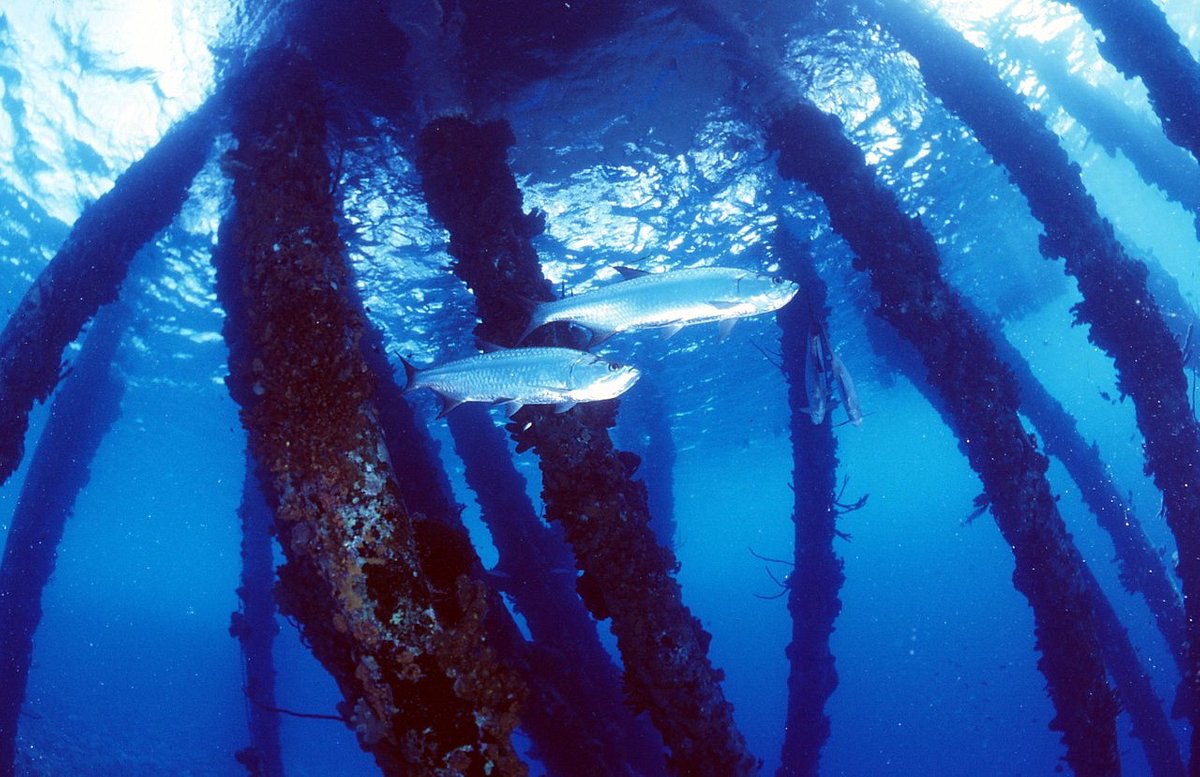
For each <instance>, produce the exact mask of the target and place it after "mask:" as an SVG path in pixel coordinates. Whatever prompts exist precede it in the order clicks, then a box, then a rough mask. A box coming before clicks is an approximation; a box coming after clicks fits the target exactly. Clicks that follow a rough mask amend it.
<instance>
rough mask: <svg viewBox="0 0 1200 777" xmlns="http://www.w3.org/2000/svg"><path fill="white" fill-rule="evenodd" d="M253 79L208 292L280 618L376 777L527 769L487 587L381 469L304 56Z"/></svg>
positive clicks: (311, 76)
mask: <svg viewBox="0 0 1200 777" xmlns="http://www.w3.org/2000/svg"><path fill="white" fill-rule="evenodd" d="M260 68H261V69H260V70H259V72H258V75H259V77H258V78H257V79H256V80H255V83H256V84H257V88H253V89H248V90H247V93H246V94H245V95H244V100H245V103H244V104H242V105H239V106H238V107H237V109H236V110H235V119H234V122H233V130H234V137H235V139H236V141H237V143H238V148H237V150H236V151H233V152H231V154H230V159H229V160H228V162H227V168H228V169H229V170H230V171H231V172H232V178H233V193H234V198H235V206H234V209H233V212H232V213H231V214H230V216H229V217H228V219H227V220H226V223H225V224H224V225H223V227H222V235H221V246H220V251H219V256H218V290H219V293H220V296H221V300H222V304H223V305H224V306H225V308H226V310H227V311H228V312H229V317H228V318H227V320H226V329H225V332H226V340H227V342H228V343H229V345H230V369H231V373H232V375H231V378H230V389H231V392H232V393H233V395H234V398H235V399H236V400H237V401H238V403H239V404H241V406H242V422H243V424H244V426H245V427H246V429H247V432H248V434H249V441H250V450H251V452H252V454H253V455H254V456H255V459H256V460H257V462H258V465H259V468H260V471H261V473H262V477H263V480H264V491H265V493H266V494H267V498H268V502H269V503H270V504H271V506H272V507H273V508H274V510H275V516H276V531H277V533H278V536H279V540H280V543H281V544H282V546H283V548H284V552H285V554H286V556H287V563H286V564H285V565H284V566H283V567H281V568H280V570H279V580H280V582H279V589H278V591H279V604H280V609H281V610H282V611H283V612H284V613H286V614H288V615H290V616H292V617H294V618H295V619H296V620H297V621H298V622H299V624H300V626H301V631H302V634H303V636H304V639H305V640H306V641H307V642H308V644H309V645H311V647H312V650H313V652H314V654H315V655H316V657H317V658H318V659H319V660H320V661H321V662H322V663H323V664H324V665H325V667H326V668H327V669H328V670H329V671H330V673H331V674H332V675H333V677H334V679H335V680H336V681H337V683H338V685H339V687H340V688H341V691H342V693H343V695H344V696H345V703H344V707H343V713H344V714H345V715H346V717H347V718H348V720H349V721H350V722H351V725H352V726H353V727H354V729H355V731H356V733H357V734H358V738H359V742H360V743H361V745H362V746H363V747H364V749H367V750H369V751H370V752H371V753H372V754H373V755H374V757H375V759H376V761H377V763H379V765H380V767H381V768H382V769H383V771H384V772H385V773H386V774H404V775H430V776H431V777H432V775H452V774H486V773H493V774H514V775H519V774H524V773H525V771H526V770H525V767H524V765H523V764H522V763H521V762H520V759H519V758H518V757H517V755H516V753H515V751H514V749H513V747H512V743H511V733H512V730H513V729H514V727H515V726H516V724H517V710H518V705H519V702H520V698H521V693H522V692H521V689H520V687H519V686H518V684H517V683H516V682H515V680H514V679H513V678H512V676H511V675H510V674H509V673H508V672H507V671H506V670H504V669H503V668H502V667H501V666H499V665H498V664H497V662H496V660H495V655H494V651H493V650H492V648H491V647H490V646H489V644H488V640H487V637H486V634H485V629H484V625H483V624H484V618H485V614H486V609H487V605H486V600H487V590H486V587H485V586H484V585H483V584H482V583H479V582H478V581H472V580H471V579H469V577H468V576H467V575H465V574H457V572H458V570H462V569H465V568H466V567H467V566H468V565H469V556H470V549H469V543H468V542H467V540H466V538H465V537H464V536H462V535H461V534H459V533H453V532H450V531H447V530H444V529H439V528H438V525H437V524H435V523H433V522H430V521H424V522H414V521H413V520H411V518H410V516H409V514H408V513H407V511H406V509H405V507H404V504H403V501H402V498H401V494H400V491H399V488H398V486H397V482H396V479H395V477H394V476H393V474H392V471H391V466H392V465H391V462H390V460H389V458H388V455H387V449H386V446H385V444H384V439H383V435H382V433H381V431H380V429H379V421H378V418H379V415H378V411H377V409H376V407H375V405H374V397H375V386H374V384H373V379H372V377H371V371H370V368H369V367H368V365H367V364H366V362H365V361H364V360H363V358H362V354H361V351H360V341H361V337H362V333H363V329H364V326H365V322H364V321H363V318H362V315H361V312H360V311H359V310H358V307H357V305H356V304H355V303H354V302H353V301H352V300H351V299H350V297H349V296H348V290H349V288H350V285H351V283H352V278H351V276H350V272H349V269H348V267H347V263H346V259H345V250H344V246H343V245H342V243H341V240H340V238H339V237H338V230H337V225H336V222H335V220H334V204H333V201H332V197H331V195H330V192H331V186H330V179H331V170H330V166H329V162H328V159H327V157H326V154H325V149H324V140H325V114H324V106H323V104H322V98H321V91H320V87H319V84H318V81H317V78H316V73H315V71H314V70H313V68H312V66H311V65H310V64H309V63H308V62H307V61H305V60H304V59H302V58H301V57H299V56H297V55H279V56H278V58H277V60H276V61H272V62H268V63H264V64H262V65H260ZM422 560H424V561H425V564H424V566H423V565H422Z"/></svg>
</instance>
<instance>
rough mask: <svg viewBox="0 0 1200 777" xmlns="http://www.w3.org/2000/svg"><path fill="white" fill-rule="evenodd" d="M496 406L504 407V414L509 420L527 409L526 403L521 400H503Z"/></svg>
mask: <svg viewBox="0 0 1200 777" xmlns="http://www.w3.org/2000/svg"><path fill="white" fill-rule="evenodd" d="M496 404H497V405H503V406H504V414H505V415H506V416H508V417H509V418H512V417H513V416H514V415H516V414H517V411H518V410H520V409H521V408H523V407H525V403H524V402H522V401H521V400H519V399H501V400H500V401H498V402H497V403H496Z"/></svg>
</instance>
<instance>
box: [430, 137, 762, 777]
mask: <svg viewBox="0 0 1200 777" xmlns="http://www.w3.org/2000/svg"><path fill="white" fill-rule="evenodd" d="M513 142H514V139H513V136H512V131H511V130H510V129H509V128H508V126H507V124H505V123H502V122H493V123H490V124H484V125H476V124H474V123H472V122H470V121H467V120H465V119H461V118H448V119H440V120H438V121H436V122H433V123H432V124H430V125H429V126H428V127H426V129H425V130H424V131H423V132H422V133H421V136H420V140H419V151H418V156H417V160H416V163H417V169H418V171H419V172H420V174H421V176H422V181H423V185H424V188H425V196H426V200H427V202H428V204H429V209H430V212H431V213H432V214H433V216H434V217H435V218H437V219H438V220H440V221H441V222H442V223H443V224H445V225H446V227H447V228H448V229H449V231H450V253H451V254H452V255H453V256H454V257H455V259H456V262H455V266H454V271H455V273H456V274H457V275H458V276H459V277H461V278H462V279H463V280H464V281H465V282H466V283H467V285H468V286H469V287H470V288H471V290H472V291H473V292H474V295H475V303H476V306H477V311H478V314H479V316H480V319H481V324H480V325H479V326H478V327H477V328H476V335H478V336H479V337H480V338H481V339H483V340H486V341H489V342H493V343H496V344H499V345H508V346H512V345H515V344H516V341H517V338H518V337H519V336H520V333H521V331H522V330H523V329H524V326H525V324H526V322H527V321H528V319H529V310H528V300H535V299H542V300H545V299H551V298H552V293H551V290H550V285H549V283H548V282H547V281H546V279H545V278H544V277H543V275H542V272H541V266H540V264H539V262H538V259H537V254H536V252H535V251H534V249H533V246H532V243H531V238H532V237H533V236H535V235H537V234H538V233H539V232H541V230H542V228H543V221H542V218H541V217H540V216H538V215H532V214H526V213H524V212H523V211H522V210H521V194H520V191H519V190H518V189H517V186H516V181H515V180H514V178H513V174H512V172H511V171H510V170H509V168H508V165H507V160H506V154H507V149H508V147H509V146H511V145H512V144H513ZM531 342H532V343H540V344H550V343H555V344H559V345H566V344H568V343H569V342H571V341H570V340H569V339H568V337H567V335H566V333H564V332H563V331H562V330H558V331H551V332H542V333H539V336H538V337H536V338H531ZM615 409H616V403H615V402H611V401H610V402H599V403H587V404H583V405H580V406H578V407H576V408H574V409H572V410H570V411H568V412H565V413H561V414H555V413H553V412H552V411H550V410H549V409H547V408H541V407H529V408H524V409H523V410H521V411H520V412H519V413H518V414H517V416H516V418H515V419H514V424H512V425H511V426H510V427H509V428H510V430H511V431H512V433H513V437H514V439H515V440H516V441H517V446H518V450H526V449H530V448H532V449H533V450H534V451H535V452H536V453H537V454H538V456H539V463H540V466H541V469H542V480H543V498H544V500H545V503H546V517H547V519H548V520H550V521H554V522H558V523H560V524H561V525H562V527H563V529H564V531H565V533H566V536H567V540H568V541H569V542H570V543H571V546H572V548H573V549H574V551H575V560H576V564H577V566H578V568H579V569H580V570H581V572H582V575H581V576H580V577H579V578H578V581H577V584H576V585H577V589H578V591H579V593H580V595H581V596H582V598H583V601H584V603H585V604H586V605H587V607H588V609H589V610H590V611H591V612H592V614H593V615H594V616H596V617H597V618H598V619H605V618H609V617H611V618H612V620H613V624H612V626H613V632H614V634H615V635H616V637H617V645H618V648H619V650H620V652H621V657H622V660H623V662H624V665H625V691H626V695H627V697H628V702H629V704H630V705H631V706H632V708H633V709H634V710H635V711H637V712H641V711H643V710H645V711H648V712H649V714H650V719H651V720H652V721H653V722H654V724H655V726H656V727H657V728H658V730H659V732H660V733H661V734H662V737H663V741H664V743H665V744H666V746H667V748H668V750H669V754H668V755H667V763H668V766H669V768H671V769H672V770H673V771H674V772H676V773H678V774H688V775H723V776H728V775H740V774H749V773H750V772H752V771H753V770H754V768H755V767H756V760H755V759H754V758H753V757H752V756H751V755H750V754H749V753H748V752H747V751H746V746H745V741H744V740H743V738H742V736H741V734H740V733H739V732H738V731H737V729H736V727H735V726H734V723H733V713H732V706H731V705H730V704H729V702H727V701H726V700H725V698H724V695H723V694H722V692H721V688H720V685H719V683H720V680H721V672H720V671H719V670H717V669H715V668H714V667H713V666H712V664H711V662H710V661H709V660H708V656H707V648H708V643H709V640H710V638H711V637H710V635H709V634H708V633H707V632H705V631H704V629H703V628H702V627H701V625H700V622H699V621H698V620H697V619H696V618H695V617H694V616H692V615H691V613H690V612H689V611H688V610H687V608H686V607H685V606H684V605H683V602H682V599H681V596H680V590H679V584H678V583H677V582H676V580H675V577H674V573H675V570H676V567H677V562H676V561H675V558H674V556H673V554H672V553H671V552H670V551H669V550H666V549H663V548H661V547H659V546H658V545H657V544H656V543H655V541H654V536H653V534H652V532H651V531H650V528H649V525H648V522H649V514H648V510H647V507H646V491H645V488H644V487H643V486H642V484H641V483H639V482H638V481H635V480H633V479H632V477H631V475H630V472H629V466H628V463H627V462H626V461H625V460H623V459H622V457H620V456H619V454H618V452H617V451H616V450H614V448H613V445H612V442H611V440H610V439H609V433H608V430H609V428H610V427H611V426H612V424H613V422H614V417H615Z"/></svg>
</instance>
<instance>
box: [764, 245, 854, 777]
mask: <svg viewBox="0 0 1200 777" xmlns="http://www.w3.org/2000/svg"><path fill="white" fill-rule="evenodd" d="M774 243H775V252H776V256H778V258H779V267H780V272H781V274H782V275H783V276H784V277H786V278H788V279H790V280H793V281H795V282H797V283H799V284H800V288H801V289H802V290H803V291H802V293H801V294H800V295H799V296H798V298H797V299H795V300H793V301H792V303H791V304H790V305H787V306H786V307H784V308H783V309H781V310H779V311H778V312H776V314H775V319H776V321H777V322H778V323H779V329H780V339H779V346H780V349H779V350H780V368H781V370H782V372H783V376H784V378H785V379H786V380H787V386H788V406H789V407H790V408H791V418H790V419H789V429H790V432H791V441H792V460H793V462H794V468H793V470H792V491H793V497H792V500H793V506H792V522H793V524H794V534H793V536H794V543H795V544H794V550H793V559H792V563H793V566H792V571H791V574H790V575H789V576H788V578H787V579H786V588H785V591H786V596H787V605H788V612H789V613H791V616H792V641H791V643H790V644H789V645H788V646H787V649H786V654H787V659H788V665H789V673H788V681H787V682H788V694H787V719H786V720H787V722H786V724H785V726H784V738H783V753H782V758H781V763H780V767H779V769H778V771H776V775H777V777H817V775H819V774H820V764H821V749H822V748H823V747H824V746H825V743H826V741H828V739H829V734H830V731H831V723H830V719H829V714H828V713H827V712H826V711H825V705H826V703H827V702H828V701H829V697H830V696H832V695H833V692H834V691H835V690H836V689H837V684H838V675H837V669H836V668H835V661H834V655H833V653H832V651H831V650H830V646H829V638H830V636H831V635H832V633H833V628H834V623H835V621H836V620H837V617H838V614H839V613H840V612H841V611H842V602H841V600H840V599H839V598H838V594H839V592H840V591H841V587H842V584H843V583H844V582H845V581H846V575H845V573H844V572H843V570H842V567H843V565H842V561H841V559H839V558H838V557H837V554H836V553H834V550H833V542H834V538H835V537H837V536H839V530H838V528H837V520H838V517H839V515H840V514H841V509H840V508H839V506H838V504H837V492H836V489H837V467H838V458H837V438H836V437H835V436H834V434H833V421H832V413H830V412H826V413H825V414H824V417H823V418H822V419H821V420H820V422H819V423H814V421H815V417H814V416H813V414H812V408H811V407H810V403H811V402H812V399H813V398H812V396H810V392H809V390H808V386H809V385H810V381H813V380H817V379H816V378H815V377H814V376H810V375H809V374H808V372H809V371H810V370H812V369H813V363H812V362H813V360H812V358H810V348H811V344H812V339H813V338H814V337H817V338H818V339H819V338H820V337H821V335H822V332H824V331H827V329H828V325H829V307H828V305H827V304H826V287H825V282H824V281H822V280H821V276H820V275H818V274H817V270H816V267H815V266H814V264H813V257H812V254H811V253H810V252H809V250H808V247H807V246H804V245H801V244H800V242H799V241H798V240H797V239H796V238H795V237H794V236H793V235H791V234H790V233H788V232H787V231H786V230H785V229H783V228H782V227H779V228H777V229H776V232H775V241H774ZM818 382H819V381H818ZM818 390H823V389H818Z"/></svg>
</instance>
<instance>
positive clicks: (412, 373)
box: [399, 356, 421, 391]
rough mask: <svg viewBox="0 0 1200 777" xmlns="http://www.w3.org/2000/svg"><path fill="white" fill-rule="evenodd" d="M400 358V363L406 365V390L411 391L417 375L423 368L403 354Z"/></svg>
mask: <svg viewBox="0 0 1200 777" xmlns="http://www.w3.org/2000/svg"><path fill="white" fill-rule="evenodd" d="M399 358H400V363H401V364H403V365H404V390H405V391H409V390H411V389H412V386H413V381H415V380H416V379H417V375H418V373H420V372H421V370H420V369H418V368H417V366H416V365H414V364H413V363H412V362H410V361H409V360H408V359H405V358H404V357H403V356H401V357H399Z"/></svg>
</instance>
